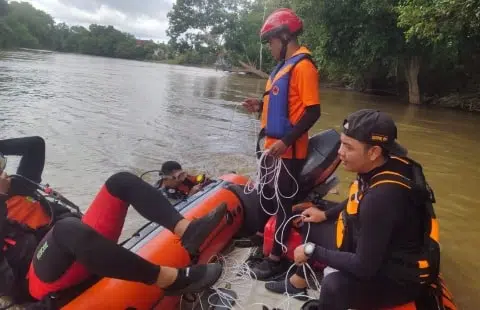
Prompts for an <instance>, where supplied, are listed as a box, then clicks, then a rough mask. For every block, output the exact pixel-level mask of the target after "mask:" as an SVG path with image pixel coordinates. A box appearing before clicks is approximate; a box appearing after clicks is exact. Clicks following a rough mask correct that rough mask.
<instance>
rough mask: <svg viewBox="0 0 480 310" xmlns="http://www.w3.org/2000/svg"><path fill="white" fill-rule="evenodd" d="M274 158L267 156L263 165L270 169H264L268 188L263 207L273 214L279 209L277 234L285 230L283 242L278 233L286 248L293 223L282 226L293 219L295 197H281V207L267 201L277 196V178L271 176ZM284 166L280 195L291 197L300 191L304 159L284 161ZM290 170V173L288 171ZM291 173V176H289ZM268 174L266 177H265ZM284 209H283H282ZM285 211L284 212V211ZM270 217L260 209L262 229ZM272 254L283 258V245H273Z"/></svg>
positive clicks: (264, 194)
mask: <svg viewBox="0 0 480 310" xmlns="http://www.w3.org/2000/svg"><path fill="white" fill-rule="evenodd" d="M273 160H274V159H273V158H272V157H271V156H266V157H265V160H264V163H262V166H264V167H268V168H269V169H268V170H266V169H262V179H263V180H264V181H265V182H266V183H267V184H266V186H264V188H263V195H261V196H260V199H261V203H262V206H263V207H264V208H265V209H266V210H267V211H268V212H269V213H273V212H275V210H277V208H278V212H277V222H276V226H275V232H277V231H278V230H279V229H281V230H283V229H284V234H283V240H281V239H282V238H281V231H280V232H278V234H277V236H278V238H277V239H278V240H280V241H281V243H282V244H284V245H285V246H286V244H287V241H288V237H289V235H290V233H289V232H290V229H291V227H292V221H289V222H288V223H287V224H286V225H285V226H286V227H285V226H281V225H282V224H285V222H286V221H287V220H288V219H289V218H290V217H292V215H293V212H292V207H293V203H294V200H295V196H293V197H292V198H284V197H281V196H280V203H281V206H279V203H278V200H277V199H276V198H275V199H266V198H264V196H265V197H273V195H275V187H274V185H275V181H276V180H275V178H274V175H273V174H270V173H271V172H272V170H273V167H272V165H273ZM282 161H283V164H284V165H282V167H281V170H280V174H279V176H278V183H277V184H278V190H279V191H280V193H282V194H283V196H287V197H290V196H292V194H293V193H294V192H295V191H298V190H299V188H298V186H299V185H298V175H299V174H300V172H301V169H302V167H303V164H304V160H303V159H282ZM285 168H286V169H288V172H287V170H285ZM289 173H290V174H289ZM266 174H269V175H267V176H266V177H264V176H265V175H266ZM295 183H297V184H295ZM282 207H283V208H282ZM282 209H283V210H282ZM269 217H270V215H268V214H267V213H265V211H264V210H263V209H262V208H260V209H259V218H260V219H261V220H260V222H261V223H262V227H264V226H265V224H266V223H267V221H268V219H269ZM271 254H273V255H275V256H281V255H282V245H281V244H280V243H278V242H276V241H275V242H274V243H273V248H272V252H271Z"/></svg>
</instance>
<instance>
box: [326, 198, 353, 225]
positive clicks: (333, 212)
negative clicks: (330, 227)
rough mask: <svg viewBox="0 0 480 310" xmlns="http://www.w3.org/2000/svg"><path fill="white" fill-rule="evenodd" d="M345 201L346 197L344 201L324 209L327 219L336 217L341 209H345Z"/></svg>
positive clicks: (346, 200)
mask: <svg viewBox="0 0 480 310" xmlns="http://www.w3.org/2000/svg"><path fill="white" fill-rule="evenodd" d="M347 202H348V199H345V200H344V201H342V202H339V203H338V204H337V205H336V206H335V207H333V208H330V209H328V210H327V211H325V216H326V217H327V220H331V219H335V218H338V216H339V215H340V212H342V210H343V209H345V207H346V206H347Z"/></svg>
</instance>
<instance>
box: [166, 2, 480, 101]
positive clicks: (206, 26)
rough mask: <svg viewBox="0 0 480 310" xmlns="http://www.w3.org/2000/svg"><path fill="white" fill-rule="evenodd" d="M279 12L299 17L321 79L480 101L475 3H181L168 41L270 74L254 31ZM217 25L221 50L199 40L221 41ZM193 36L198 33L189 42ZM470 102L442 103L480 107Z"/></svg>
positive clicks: (416, 96)
mask: <svg viewBox="0 0 480 310" xmlns="http://www.w3.org/2000/svg"><path fill="white" fill-rule="evenodd" d="M232 3H234V5H235V9H232ZM213 7H214V8H215V9H214V10H212V9H211V8H213ZM278 7H290V8H292V9H294V10H295V11H296V12H297V13H298V14H299V15H300V16H301V18H302V19H303V21H304V24H305V30H304V33H303V35H302V36H301V37H300V40H301V42H302V43H303V44H305V45H307V46H308V47H309V48H310V49H311V50H312V51H313V52H314V54H315V59H316V60H317V63H318V65H319V67H320V71H321V75H322V79H323V81H325V80H331V81H335V82H340V83H341V84H343V85H345V86H349V87H353V88H355V89H358V90H363V91H377V90H382V91H387V92H390V93H394V94H398V95H405V97H406V98H408V101H409V102H411V103H421V102H431V103H435V102H436V101H437V99H436V98H438V97H441V96H445V95H448V94H450V93H456V94H459V95H460V96H456V98H461V95H462V94H465V93H467V94H468V95H467V97H468V98H470V99H471V98H472V96H473V98H474V99H476V100H477V101H480V100H479V98H480V96H479V95H478V94H477V93H478V91H479V87H478V85H479V83H478V82H479V81H480V74H479V73H480V57H479V56H480V1H479V0H290V1H285V0H283V1H282V0H252V1H247V0H245V1H233V0H224V1H219V0H203V1H192V0H183V1H182V0H178V1H177V4H176V5H175V6H174V7H173V9H172V11H171V13H170V14H169V17H170V32H169V35H170V37H171V38H172V41H173V42H181V43H180V45H181V49H182V50H183V51H186V50H189V51H197V52H201V51H202V50H203V51H207V50H208V49H210V53H214V52H215V53H218V52H219V51H220V50H222V51H223V53H222V55H223V54H225V55H227V57H228V58H229V59H232V60H234V61H235V60H242V61H244V62H249V63H250V64H253V65H256V66H257V68H258V65H259V63H260V57H262V58H263V66H262V69H263V70H264V71H268V70H269V69H270V68H271V66H272V65H273V61H272V59H271V58H270V57H269V55H268V53H267V52H266V51H265V49H263V54H262V55H260V53H259V51H260V42H259V37H258V31H259V29H260V27H261V25H262V22H263V20H264V9H265V11H266V14H267V15H268V14H269V13H271V12H272V11H273V10H274V9H275V8H278ZM187 12H188V13H187ZM203 12H208V14H203ZM179 16H188V18H178V17H179ZM218 25H220V26H221V27H223V28H222V30H223V35H222V36H220V38H222V39H223V40H224V41H223V42H222V43H223V44H221V43H219V40H217V41H216V44H211V43H210V42H208V41H207V40H203V38H208V37H209V36H208V35H209V34H212V35H215V36H216V37H217V38H218V37H219V36H218V33H219V32H218V31H216V29H218ZM196 33H201V34H202V35H201V37H196V39H197V41H196V42H195V43H194V42H192V40H191V39H190V38H191V36H192V35H193V34H196ZM199 47H201V48H199ZM470 99H469V100H470ZM471 102H472V101H471V100H470V101H469V102H468V103H467V102H466V101H465V100H463V101H462V100H455V101H452V102H448V101H443V103H444V104H446V105H452V106H460V107H462V108H468V109H478V106H477V105H476V104H474V105H472V104H471ZM466 105H469V107H466Z"/></svg>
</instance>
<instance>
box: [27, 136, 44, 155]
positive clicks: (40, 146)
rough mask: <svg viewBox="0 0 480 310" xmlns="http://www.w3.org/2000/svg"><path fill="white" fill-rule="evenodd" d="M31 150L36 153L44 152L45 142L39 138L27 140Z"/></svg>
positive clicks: (34, 137)
mask: <svg viewBox="0 0 480 310" xmlns="http://www.w3.org/2000/svg"><path fill="white" fill-rule="evenodd" d="M29 140H30V141H29V142H30V145H31V148H32V149H35V150H36V151H38V152H42V151H45V140H44V139H43V138H42V137H40V136H33V137H30V138H29Z"/></svg>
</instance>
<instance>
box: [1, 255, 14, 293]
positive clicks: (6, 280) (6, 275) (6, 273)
mask: <svg viewBox="0 0 480 310" xmlns="http://www.w3.org/2000/svg"><path fill="white" fill-rule="evenodd" d="M14 283H15V276H14V274H13V270H12V268H11V267H10V265H9V264H8V262H7V260H6V259H5V258H4V259H3V260H2V261H1V262H0V295H9V294H10V293H11V290H12V288H13V285H14Z"/></svg>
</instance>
